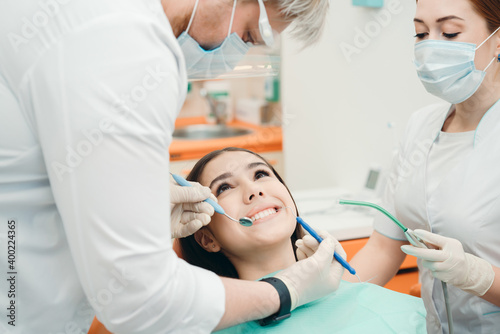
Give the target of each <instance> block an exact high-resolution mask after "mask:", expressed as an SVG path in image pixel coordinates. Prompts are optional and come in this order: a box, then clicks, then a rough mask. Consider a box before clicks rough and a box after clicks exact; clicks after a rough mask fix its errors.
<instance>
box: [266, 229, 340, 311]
mask: <svg viewBox="0 0 500 334" xmlns="http://www.w3.org/2000/svg"><path fill="white" fill-rule="evenodd" d="M319 235H320V236H321V237H322V238H323V239H324V240H323V242H321V244H320V245H319V246H318V247H317V250H316V251H315V252H314V254H311V256H309V257H308V258H306V259H303V260H300V261H298V262H296V263H294V264H293V265H292V266H290V267H288V268H287V269H285V270H282V271H280V272H279V273H278V274H276V275H275V277H277V278H279V279H281V280H282V281H283V283H285V285H286V286H287V288H288V290H289V291H290V297H291V299H292V310H293V309H295V308H296V307H298V306H301V305H304V304H307V303H309V302H312V301H314V300H316V299H318V298H321V297H324V296H326V295H328V294H330V293H332V292H334V291H335V290H337V288H338V287H339V284H340V280H341V278H342V275H343V273H344V268H343V267H342V266H341V265H340V263H338V262H337V261H335V259H334V258H333V253H334V251H335V252H337V253H338V254H339V255H341V256H343V257H345V252H344V250H343V249H342V246H340V243H339V242H338V241H337V240H336V239H334V238H333V237H332V236H331V235H329V234H328V233H325V232H320V233H319Z"/></svg>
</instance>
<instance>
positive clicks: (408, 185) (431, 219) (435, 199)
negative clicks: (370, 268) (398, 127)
mask: <svg viewBox="0 0 500 334" xmlns="http://www.w3.org/2000/svg"><path fill="white" fill-rule="evenodd" d="M451 110H453V108H450V105H449V104H448V105H432V106H430V107H427V108H424V109H422V110H420V111H419V112H417V113H415V114H414V115H413V116H412V118H411V119H410V122H409V124H408V127H407V129H406V133H405V139H404V141H403V144H402V147H401V149H400V152H399V157H398V160H397V164H396V165H395V168H394V170H393V171H392V173H391V175H390V179H389V182H388V183H389V184H388V186H387V189H386V193H385V195H384V197H385V198H384V204H383V205H384V206H385V207H387V209H388V210H389V211H391V212H392V213H395V214H396V217H397V218H398V219H399V220H401V222H402V223H403V224H404V225H405V226H407V227H409V228H411V229H417V228H419V229H425V230H428V231H432V232H433V233H437V234H440V235H443V236H446V237H451V238H455V239H457V240H460V242H462V244H463V247H464V250H465V251H466V252H467V253H470V254H473V255H476V256H478V257H480V258H482V259H484V260H486V261H488V262H489V263H491V264H492V265H493V266H496V267H500V186H499V185H500V101H499V102H497V103H496V104H495V105H494V106H493V107H492V108H491V109H490V110H489V111H488V112H487V113H486V114H485V115H484V116H483V118H482V119H481V122H480V123H479V125H478V127H477V129H476V131H475V134H474V138H473V148H472V150H471V151H470V152H469V153H468V154H466V155H465V156H464V157H463V158H462V159H461V161H459V162H458V163H457V164H456V165H455V166H454V167H453V166H452V168H450V169H449V171H448V173H447V174H446V175H444V176H443V178H442V179H441V182H440V183H439V184H438V185H437V188H436V189H435V190H434V191H428V189H427V185H428V184H429V182H428V181H429V175H428V173H427V172H428V169H427V168H428V158H429V153H430V151H431V148H432V145H434V142H435V140H436V138H437V137H438V134H439V132H440V130H441V128H442V126H443V124H444V121H445V119H446V118H447V116H448V115H449V113H450V111H451ZM374 228H375V229H376V230H377V231H378V232H380V233H381V234H384V235H386V236H388V237H390V238H393V239H398V240H406V238H405V237H404V234H403V233H402V231H401V229H400V228H399V227H397V226H396V225H395V224H394V223H393V222H392V221H390V220H388V219H387V218H386V217H383V216H382V215H378V216H377V218H376V220H375V223H374ZM419 269H420V281H421V283H422V298H423V300H424V303H425V306H426V309H427V330H428V332H429V333H442V331H441V330H442V329H441V324H443V327H444V330H445V331H444V333H447V332H448V327H447V320H446V309H445V306H444V298H443V292H442V288H441V281H439V280H436V279H434V277H433V276H432V274H431V272H430V271H429V270H428V269H425V268H423V267H422V266H421V264H420V263H419ZM448 291H449V295H450V305H451V308H452V312H453V322H454V328H455V333H475V334H476V333H498V332H499V330H500V307H498V306H495V305H493V304H491V303H489V302H487V301H485V300H484V299H481V298H479V297H476V296H474V295H472V294H469V293H466V292H464V291H462V290H460V289H458V288H455V287H454V286H451V285H448Z"/></svg>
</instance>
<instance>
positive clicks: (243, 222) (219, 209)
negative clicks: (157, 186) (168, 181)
mask: <svg viewBox="0 0 500 334" xmlns="http://www.w3.org/2000/svg"><path fill="white" fill-rule="evenodd" d="M170 175H172V177H173V178H174V180H175V182H177V183H178V184H179V185H180V186H183V187H192V185H191V183H189V182H188V181H187V180H186V179H185V178H183V177H182V176H180V175H177V174H173V173H170ZM205 202H207V203H208V204H210V205H211V206H213V208H214V210H215V212H217V213H220V214H221V215H224V216H226V217H227V218H229V219H231V220H232V221H235V222H237V223H240V224H241V225H243V226H252V224H253V222H252V220H251V219H250V218H248V217H242V218H240V219H239V220H236V219H234V218H233V217H231V216H230V215H228V214H227V213H226V212H225V211H224V209H223V208H222V206H220V205H219V204H218V203H217V202H215V201H214V200H213V199H211V198H207V199H206V200H205Z"/></svg>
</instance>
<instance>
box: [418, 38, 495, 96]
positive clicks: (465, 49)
mask: <svg viewBox="0 0 500 334" xmlns="http://www.w3.org/2000/svg"><path fill="white" fill-rule="evenodd" d="M498 30H500V28H498V29H497V30H496V31H495V32H494V33H493V34H491V35H490V36H489V37H488V38H487V39H486V40H485V41H484V42H483V43H481V45H479V46H478V47H476V44H471V43H462V42H450V41H441V40H426V41H423V42H420V43H417V44H416V45H415V61H414V62H415V67H416V68H417V73H418V77H419V78H420V81H422V84H423V85H424V87H425V89H426V90H427V91H428V92H429V93H431V94H433V95H435V96H437V97H439V98H441V99H443V100H445V101H447V102H449V103H452V104H457V103H461V102H463V101H465V100H467V99H468V98H470V97H471V96H472V95H474V93H475V92H476V91H477V90H478V89H479V87H480V86H481V83H482V82H483V80H484V77H485V76H486V71H487V70H488V68H489V67H490V66H491V64H493V61H494V60H495V59H496V57H494V58H493V59H492V60H491V62H490V63H489V65H488V66H487V67H486V68H485V69H484V71H480V70H478V69H476V66H475V64H474V59H475V57H476V51H477V50H478V49H479V48H480V47H481V46H483V45H484V43H486V42H487V41H488V40H489V39H490V38H491V37H492V36H493V35H495V34H496V33H497V32H498Z"/></svg>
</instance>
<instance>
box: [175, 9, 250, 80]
mask: <svg viewBox="0 0 500 334" xmlns="http://www.w3.org/2000/svg"><path fill="white" fill-rule="evenodd" d="M236 1H237V0H235V1H234V6H233V12H232V15H231V23H230V25H229V31H228V35H227V37H226V39H224V41H223V42H222V44H221V45H220V46H218V47H217V48H215V49H213V50H208V51H207V50H205V49H203V48H202V47H201V46H200V44H199V43H198V42H197V41H196V40H194V39H193V38H192V37H191V36H190V35H189V29H190V27H191V24H192V22H193V19H194V16H195V13H196V9H197V7H198V2H199V0H197V1H196V3H195V6H194V10H193V14H192V15H191V20H190V21H189V25H188V27H187V29H186V31H184V32H183V33H182V34H181V35H180V36H179V38H178V39H177V41H178V42H179V44H180V46H181V49H182V52H183V53H184V57H185V59H186V68H187V73H188V78H189V79H191V80H192V79H195V80H196V79H213V78H216V77H218V76H220V75H222V74H224V73H227V72H230V71H232V70H233V69H234V68H235V67H236V65H237V64H238V63H239V62H240V60H241V59H242V58H243V57H244V56H245V54H246V53H247V52H248V50H249V46H248V45H247V44H246V43H245V42H243V40H242V39H241V38H240V37H239V36H238V34H237V33H232V34H231V29H232V27H233V19H234V12H235V9H236Z"/></svg>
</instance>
